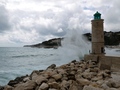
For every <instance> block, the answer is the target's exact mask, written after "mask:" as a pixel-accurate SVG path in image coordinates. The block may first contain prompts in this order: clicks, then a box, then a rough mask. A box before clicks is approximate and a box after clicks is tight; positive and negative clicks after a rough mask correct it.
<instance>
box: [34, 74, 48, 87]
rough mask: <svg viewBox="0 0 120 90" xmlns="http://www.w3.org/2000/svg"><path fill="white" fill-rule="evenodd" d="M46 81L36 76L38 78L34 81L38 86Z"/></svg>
mask: <svg viewBox="0 0 120 90" xmlns="http://www.w3.org/2000/svg"><path fill="white" fill-rule="evenodd" d="M47 81H48V79H46V78H45V77H43V76H38V77H36V79H35V82H36V83H37V85H40V84H41V83H42V82H47Z"/></svg>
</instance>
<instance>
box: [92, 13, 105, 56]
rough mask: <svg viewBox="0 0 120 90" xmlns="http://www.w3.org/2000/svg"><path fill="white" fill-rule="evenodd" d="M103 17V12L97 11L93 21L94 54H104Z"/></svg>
mask: <svg viewBox="0 0 120 90" xmlns="http://www.w3.org/2000/svg"><path fill="white" fill-rule="evenodd" d="M103 21H104V20H103V19H101V14H100V13H99V12H96V13H95V14H94V19H93V20H91V22H92V54H95V55H104V53H105V49H104V30H103V27H104V26H103Z"/></svg>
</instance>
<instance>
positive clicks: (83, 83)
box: [77, 78, 90, 86]
mask: <svg viewBox="0 0 120 90" xmlns="http://www.w3.org/2000/svg"><path fill="white" fill-rule="evenodd" d="M77 82H78V83H79V84H80V85H82V86H84V85H89V84H90V81H88V80H87V79H83V78H81V79H77Z"/></svg>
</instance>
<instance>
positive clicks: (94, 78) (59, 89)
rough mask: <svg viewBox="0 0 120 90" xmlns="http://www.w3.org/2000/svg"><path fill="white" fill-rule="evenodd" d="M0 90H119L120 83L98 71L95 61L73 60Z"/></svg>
mask: <svg viewBox="0 0 120 90" xmlns="http://www.w3.org/2000/svg"><path fill="white" fill-rule="evenodd" d="M0 90H120V81H115V80H113V79H112V78H111V71H110V70H100V69H99V68H98V65H97V63H96V62H95V61H94V62H93V61H84V60H81V61H76V60H74V61H72V62H70V63H68V64H65V65H62V66H59V67H56V65H55V64H52V65H51V66H49V67H48V68H47V69H46V70H39V71H38V70H36V71H33V72H32V73H31V74H30V75H26V76H22V77H17V78H16V79H15V80H11V81H10V82H9V83H8V85H6V86H4V87H0Z"/></svg>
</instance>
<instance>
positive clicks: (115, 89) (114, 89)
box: [105, 88, 120, 90]
mask: <svg viewBox="0 0 120 90" xmlns="http://www.w3.org/2000/svg"><path fill="white" fill-rule="evenodd" d="M105 90H120V89H117V88H109V89H105Z"/></svg>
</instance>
